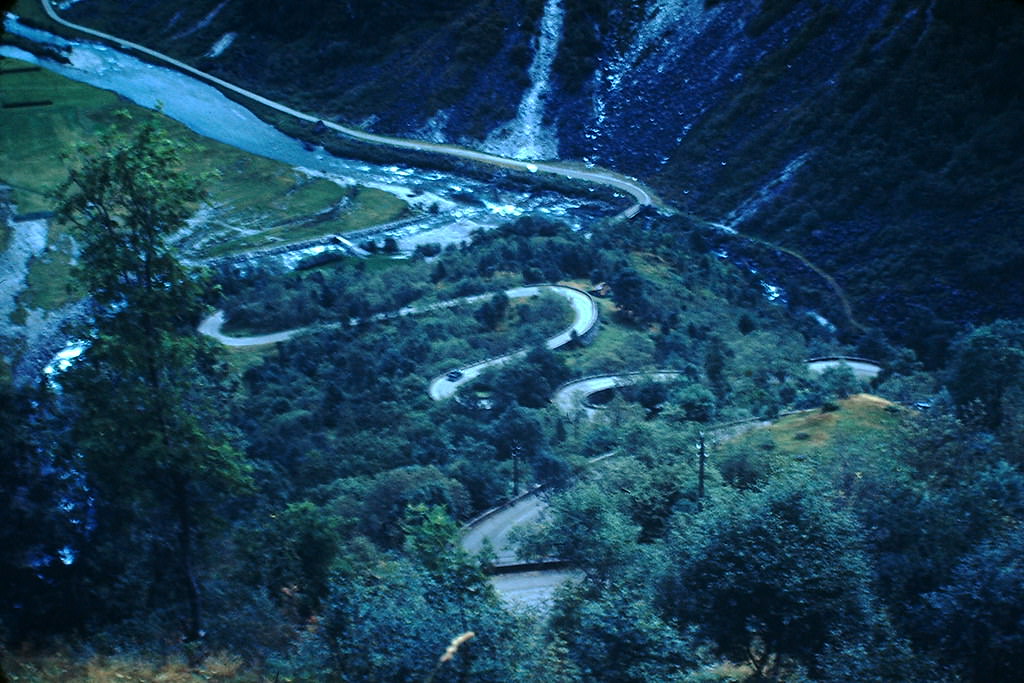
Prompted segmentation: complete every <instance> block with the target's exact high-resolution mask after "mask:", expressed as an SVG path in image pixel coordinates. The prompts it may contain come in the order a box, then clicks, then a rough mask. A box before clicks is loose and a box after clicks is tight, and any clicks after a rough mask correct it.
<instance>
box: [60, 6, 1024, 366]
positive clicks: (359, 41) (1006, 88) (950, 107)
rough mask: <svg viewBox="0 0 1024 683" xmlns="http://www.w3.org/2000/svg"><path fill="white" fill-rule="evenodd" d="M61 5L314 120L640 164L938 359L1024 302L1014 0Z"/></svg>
mask: <svg viewBox="0 0 1024 683" xmlns="http://www.w3.org/2000/svg"><path fill="white" fill-rule="evenodd" d="M69 15H70V16H71V17H73V18H74V19H75V20H78V21H82V22H84V23H90V24H92V25H95V26H97V27H99V28H104V29H107V30H111V31H113V32H118V31H120V32H122V33H126V32H127V33H128V34H130V35H134V36H137V37H139V39H140V40H142V41H143V42H147V43H148V44H152V45H154V46H157V47H159V48H160V49H163V50H166V51H168V52H170V53H172V54H175V55H176V56H179V57H183V58H186V59H188V60H190V61H192V62H193V63H195V64H196V65H197V66H200V67H201V68H204V69H207V70H210V71H212V72H214V73H216V74H217V75H221V76H224V77H226V78H229V79H232V80H236V81H238V82H240V83H241V84H243V85H246V86H248V87H252V88H255V89H258V90H264V91H266V92H268V93H269V94H271V95H273V96H275V97H280V98H283V99H285V100H288V101H291V102H294V103H297V104H299V105H300V106H302V107H304V108H307V109H311V110H315V111H319V112H322V113H323V114H324V115H325V116H331V117H335V118H339V119H342V120H346V121H350V122H355V123H358V124H361V125H365V126H368V127H370V128H373V129H375V130H379V131H387V132H396V133H402V134H406V135H413V136H422V137H431V138H434V139H445V140H452V141H459V142H464V143H467V144H471V145H475V146H478V147H484V148H491V149H500V150H502V151H504V152H506V153H509V154H515V153H517V151H518V152H521V153H522V154H525V155H530V154H538V153H540V154H542V155H543V154H557V155H558V156H560V157H562V158H573V159H584V160H590V161H594V162H597V163H600V164H602V165H606V166H610V167H613V168H616V169H618V170H621V171H623V172H626V173H630V174H634V175H637V176H639V177H641V178H642V179H644V180H646V181H648V182H650V183H652V184H654V185H655V186H657V188H658V189H659V190H660V191H661V194H662V196H664V197H665V198H666V199H668V200H669V201H671V202H673V203H675V204H676V205H677V206H679V207H680V208H682V209H684V210H687V211H690V212H692V213H693V214H694V215H696V216H699V217H702V218H705V219H708V220H711V221H715V222H721V223H724V224H726V225H729V226H731V227H734V228H736V229H738V230H740V231H741V232H747V233H752V234H757V235H760V236H762V237H766V238H768V239H769V240H772V241H775V242H777V243H779V244H781V245H784V246H787V247H789V248H792V249H796V250H797V251H800V252H801V253H803V254H804V255H805V256H807V257H808V258H810V259H811V260H812V261H815V262H816V263H818V264H819V265H820V266H822V267H823V268H825V269H826V270H828V271H829V272H831V273H833V274H834V275H835V276H836V279H837V280H838V281H839V282H840V284H841V285H843V287H844V288H846V289H847V290H848V291H849V292H850V293H851V295H852V298H853V300H854V302H855V307H856V308H857V311H858V314H859V316H860V317H861V318H862V319H863V320H865V321H866V322H868V323H870V324H875V325H878V326H880V327H882V328H883V329H884V330H885V331H886V332H887V333H888V334H889V335H890V336H892V337H894V338H895V339H896V340H898V341H901V342H903V343H908V344H911V345H913V346H916V347H917V348H918V349H919V351H921V352H922V353H923V354H924V355H926V356H927V357H929V358H933V359H937V358H938V357H939V356H940V355H941V354H942V350H943V347H944V343H945V340H946V339H948V337H949V334H950V332H951V330H953V329H955V328H957V327H961V326H962V325H963V324H964V323H965V322H972V321H973V322H980V321H985V320H989V319H992V318H994V317H998V316H1004V317H1008V316H1020V315H1024V311H1022V310H1021V306H1022V303H1021V302H1024V279H1022V278H1019V277H1015V273H1017V272H1019V271H1020V269H1021V267H1022V266H1024V247H1021V246H1020V244H1019V242H1020V240H1019V239H1017V237H1016V236H1017V234H1018V233H1019V229H1020V225H1021V216H1022V215H1024V190H1022V183H1021V180H1020V179H1021V178H1024V161H1022V156H1021V154H1020V150H1022V149H1024V98H1022V97H1021V94H1022V84H1021V80H1020V76H1019V65H1020V64H1022V63H1024V4H1022V3H1021V2H1016V1H1011V0H986V2H981V3H964V2H961V1H960V0H932V1H931V2H928V3H921V2H916V1H913V0H877V1H869V0H834V1H830V2H825V1H824V0H774V1H772V2H768V1H767V0H717V1H715V0H703V1H702V0H646V1H644V2H633V3H620V2H614V1H612V0H598V1H595V0H460V1H459V2H440V1H439V0H424V1H421V2H415V3H413V2H403V1H401V0H391V1H387V2H369V1H368V0H348V1H346V2H327V0H300V1H297V2H294V3H289V4H288V5H280V4H278V5H272V4H267V3H259V2H257V1H256V0H192V1H191V2H183V3H177V4H174V5H167V4H166V3H148V2H142V1H141V0H83V1H82V2H79V3H77V4H75V5H74V6H73V8H72V9H71V10H70V12H69ZM531 98H532V99H531ZM527 110H529V111H527ZM527 114H528V115H527ZM528 126H530V127H528ZM517 127H518V130H516V129H517ZM527 135H529V136H532V137H533V138H536V139H541V138H543V140H544V141H545V143H544V144H537V145H532V146H524V145H523V144H521V143H517V142H516V141H523V140H525V139H526V137H524V136H527ZM509 141H512V147H511V148H510V147H509ZM516 144H520V147H519V148H518V149H516V147H515V145H516Z"/></svg>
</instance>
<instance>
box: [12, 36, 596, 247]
mask: <svg viewBox="0 0 1024 683" xmlns="http://www.w3.org/2000/svg"><path fill="white" fill-rule="evenodd" d="M5 25H6V29H7V31H9V32H10V33H12V34H15V35H19V36H22V37H24V38H27V39H29V40H32V41H34V42H37V43H43V44H49V45H54V46H57V47H58V48H59V49H60V50H61V51H62V52H63V53H64V54H65V55H66V56H67V57H68V59H69V60H70V63H69V64H62V63H60V62H56V61H53V60H50V59H44V58H40V57H37V56H35V55H32V54H29V53H27V52H25V51H24V50H20V49H18V48H14V47H11V46H2V47H0V56H5V57H13V58H17V59H21V60H24V61H26V62H30V63H33V64H38V65H40V66H42V67H44V68H46V69H48V70H50V71H53V72H55V73H58V74H60V75H62V76H66V77H67V78H70V79H72V80H75V81H79V82H82V83H87V84H89V85H93V86H96V87H99V88H104V89H106V90H111V91H113V92H116V93H118V94H119V95H122V96H123V97H125V98H127V99H129V100H131V101H133V102H135V103H136V104H139V105H140V106H143V107H146V108H149V109H155V108H157V107H160V108H161V109H162V111H163V113H164V114H166V115H167V116H169V117H171V118H173V119H176V120H177V121H180V122H181V123H183V124H184V125H186V126H188V127H189V128H191V129H192V130H194V131H196V132H197V133H199V134H200V135H203V136H205V137H208V138H211V139H214V140H217V141H219V142H223V143H226V144H229V145H232V146H234V147H237V148H239V149H242V150H245V151H247V152H251V153H253V154H258V155H261V156H265V157H268V158H271V159H276V160H277V161H281V162H284V163H286V164H289V165H291V166H294V167H298V168H302V169H306V170H309V171H312V172H315V173H318V174H323V175H325V176H329V177H331V178H335V179H337V180H339V181H342V182H345V183H349V184H360V185H366V186H369V187H375V188H378V189H382V190H385V191H388V192H391V193H393V194H395V195H397V196H399V197H401V198H403V199H405V200H406V201H408V202H409V203H410V204H412V205H413V206H417V207H420V208H426V207H433V206H436V207H437V209H436V210H437V213H430V214H428V213H426V212H424V217H423V222H422V223H421V224H420V225H418V226H413V227H412V228H410V227H408V226H407V227H406V228H405V229H404V230H403V231H402V232H401V233H400V234H399V235H397V237H398V238H399V240H400V243H401V245H402V246H403V247H405V248H411V247H412V246H414V245H415V244H416V243H420V242H441V243H447V242H452V241H457V240H460V239H463V238H465V236H466V235H467V234H468V233H469V232H470V231H472V230H474V229H477V228H481V227H484V228H487V227H494V226H496V225H499V224H501V223H503V222H506V221H508V220H510V219H513V218H516V217H519V216H524V215H542V216H549V217H552V218H556V219H558V220H561V221H563V222H565V223H566V224H568V225H569V226H570V227H572V228H574V229H581V228H584V227H586V226H587V225H588V224H589V223H591V222H592V221H593V220H595V219H597V218H599V217H600V216H605V215H609V214H610V213H612V212H613V211H614V210H615V209H614V208H613V207H610V206H607V205H605V204H602V203H598V202H591V201H586V200H584V199H579V198H571V197H565V196H562V195H561V194H559V193H557V192H551V191H543V190H539V189H536V188H524V189H509V188H499V187H496V186H495V185H493V184H490V183H487V182H484V181H481V180H477V179H474V178H468V177H462V176H457V175H453V174H451V173H445V172H439V171H433V170H425V169H419V168H411V167H405V166H402V165H399V164H396V165H381V164H373V163H369V162H364V161H358V160H351V159H342V158H339V157H335V156H332V155H331V154H329V153H327V152H325V151H324V150H323V149H321V148H314V149H307V148H306V147H304V146H303V144H302V143H300V142H299V141H298V140H296V139H294V138H291V137H289V136H287V135H285V134H284V133H282V132H281V131H279V130H277V129H276V128H274V127H273V126H271V125H269V124H267V123H265V122H263V121H261V120H260V119H258V118H257V117H256V116H255V115H254V114H253V113H252V112H250V111H249V110H248V109H246V108H245V107H244V106H242V105H241V104H238V103H237V102H234V101H232V100H230V99H228V98H227V97H225V96H224V95H223V94H221V92H220V91H219V90H217V89H216V88H214V87H213V86H210V85H207V84H206V83H204V82H202V81H200V80H198V79H196V78H193V77H191V76H188V75H186V74H184V73H181V72H179V71H175V70H173V69H170V68H166V67H161V66H156V65H153V64H149V63H147V62H143V61H141V60H139V59H136V58H135V57H132V56H130V55H127V54H124V53H122V52H120V51H118V50H116V49H113V48H111V47H107V46H105V45H100V44H98V43H94V42H90V41H68V40H65V39H63V38H60V37H58V36H55V35H53V34H50V33H47V32H45V31H40V30H38V29H34V28H30V27H27V26H24V25H22V24H20V23H18V22H17V21H16V20H15V19H14V18H13V17H11V16H9V17H8V19H7V21H6V23H5ZM398 154H399V153H398V152H396V158H397V156H398Z"/></svg>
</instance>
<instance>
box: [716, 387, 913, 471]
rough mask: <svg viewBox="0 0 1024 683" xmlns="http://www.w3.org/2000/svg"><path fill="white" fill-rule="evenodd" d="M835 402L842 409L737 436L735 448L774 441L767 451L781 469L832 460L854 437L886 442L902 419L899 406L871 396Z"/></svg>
mask: <svg viewBox="0 0 1024 683" xmlns="http://www.w3.org/2000/svg"><path fill="white" fill-rule="evenodd" d="M835 403H836V405H838V406H839V409H838V410H833V411H829V412H823V411H821V410H808V411H806V412H802V413H798V414H796V415H788V416H786V417H783V418H782V419H780V420H779V421H778V422H776V423H775V424H773V425H771V426H769V427H765V428H764V429H758V430H754V431H752V432H747V433H746V434H744V435H742V436H739V437H737V438H736V439H734V440H732V442H731V445H732V446H742V445H744V444H748V445H752V446H754V445H756V446H759V447H761V448H763V444H765V443H768V442H770V443H771V444H772V447H771V448H770V449H765V450H766V451H767V452H768V453H770V455H769V456H768V457H770V458H771V459H772V461H773V462H774V463H775V464H776V465H780V466H781V465H784V464H785V463H788V462H791V461H793V460H794V459H810V460H813V459H816V458H826V459H827V458H831V457H833V456H834V455H835V454H836V452H837V448H842V446H843V444H844V443H845V442H846V441H847V440H848V439H850V438H856V439H857V440H858V441H860V442H862V443H864V442H865V441H872V440H877V441H878V442H879V443H881V442H884V441H885V440H887V439H889V438H891V436H892V434H893V432H894V430H895V429H896V428H897V427H898V426H899V424H900V422H901V419H902V418H901V416H900V412H901V409H900V408H899V407H898V406H896V405H895V404H893V403H891V402H890V401H887V400H885V399H883V398H879V397H878V396H873V395H871V394H856V395H854V396H851V397H849V398H847V399H844V400H841V401H836V402H835Z"/></svg>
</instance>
